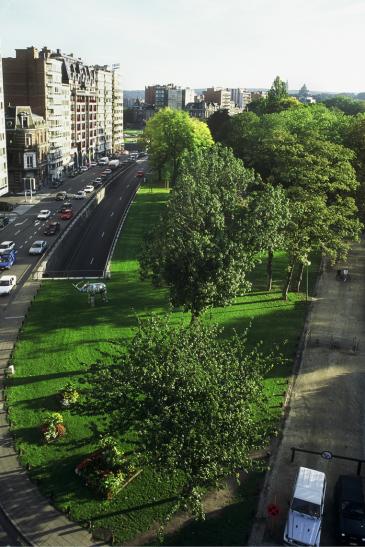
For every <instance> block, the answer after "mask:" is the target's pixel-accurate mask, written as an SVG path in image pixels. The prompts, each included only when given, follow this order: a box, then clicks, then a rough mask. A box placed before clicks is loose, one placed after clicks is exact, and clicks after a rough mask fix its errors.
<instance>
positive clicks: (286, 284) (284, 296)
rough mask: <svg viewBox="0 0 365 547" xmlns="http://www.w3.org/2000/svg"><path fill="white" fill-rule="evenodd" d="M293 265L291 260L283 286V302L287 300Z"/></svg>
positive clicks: (293, 261) (293, 262)
mask: <svg viewBox="0 0 365 547" xmlns="http://www.w3.org/2000/svg"><path fill="white" fill-rule="evenodd" d="M294 264H295V260H292V261H291V262H289V266H288V275H287V278H286V283H285V286H284V288H283V300H288V292H289V287H290V283H291V280H292V277H293V270H294Z"/></svg>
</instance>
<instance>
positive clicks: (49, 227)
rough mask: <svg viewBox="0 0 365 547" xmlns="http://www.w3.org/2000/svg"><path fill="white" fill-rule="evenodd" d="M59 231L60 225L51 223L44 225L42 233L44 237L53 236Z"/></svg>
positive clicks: (54, 222)
mask: <svg viewBox="0 0 365 547" xmlns="http://www.w3.org/2000/svg"><path fill="white" fill-rule="evenodd" d="M59 231H60V223H59V222H56V221H53V222H49V223H48V224H46V226H45V228H44V230H43V233H44V235H45V236H54V235H56V234H57V232H59Z"/></svg>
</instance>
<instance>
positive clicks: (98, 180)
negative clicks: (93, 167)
mask: <svg viewBox="0 0 365 547" xmlns="http://www.w3.org/2000/svg"><path fill="white" fill-rule="evenodd" d="M97 182H103V181H102V178H101V177H96V179H95V180H94V184H95V183H97Z"/></svg>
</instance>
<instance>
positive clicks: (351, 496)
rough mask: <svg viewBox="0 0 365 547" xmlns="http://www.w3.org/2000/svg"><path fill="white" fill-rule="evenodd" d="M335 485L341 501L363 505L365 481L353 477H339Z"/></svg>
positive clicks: (361, 478)
mask: <svg viewBox="0 0 365 547" xmlns="http://www.w3.org/2000/svg"><path fill="white" fill-rule="evenodd" d="M337 485H338V488H339V493H340V497H341V499H342V500H347V501H357V502H360V503H364V487H365V479H364V478H363V477H359V476H355V475H340V476H339V477H338V481H337Z"/></svg>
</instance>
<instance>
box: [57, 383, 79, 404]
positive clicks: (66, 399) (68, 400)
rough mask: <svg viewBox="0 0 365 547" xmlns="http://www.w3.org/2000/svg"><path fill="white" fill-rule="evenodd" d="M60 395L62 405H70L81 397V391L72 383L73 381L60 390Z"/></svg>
mask: <svg viewBox="0 0 365 547" xmlns="http://www.w3.org/2000/svg"><path fill="white" fill-rule="evenodd" d="M59 395H60V398H61V405H62V406H63V407H68V406H71V405H73V404H75V403H76V402H77V401H78V399H79V397H80V394H79V392H78V391H77V389H76V387H75V386H74V384H72V383H71V382H69V383H68V384H66V385H65V387H64V388H63V389H62V390H61V391H60V394H59Z"/></svg>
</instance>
